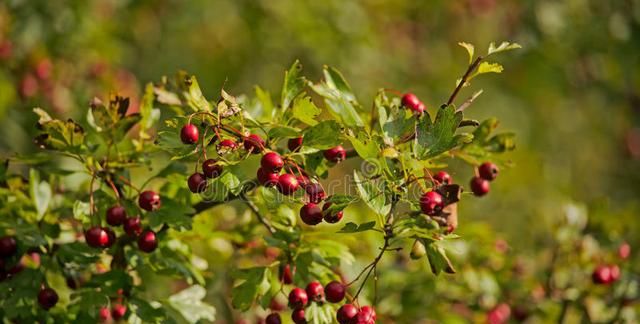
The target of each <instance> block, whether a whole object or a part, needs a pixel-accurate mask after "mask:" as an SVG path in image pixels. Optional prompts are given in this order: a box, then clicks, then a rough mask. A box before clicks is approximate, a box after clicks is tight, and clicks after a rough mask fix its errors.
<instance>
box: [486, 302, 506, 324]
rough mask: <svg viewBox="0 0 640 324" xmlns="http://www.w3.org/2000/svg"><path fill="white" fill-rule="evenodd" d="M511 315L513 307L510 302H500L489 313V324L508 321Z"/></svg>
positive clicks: (500, 323) (499, 323)
mask: <svg viewBox="0 0 640 324" xmlns="http://www.w3.org/2000/svg"><path fill="white" fill-rule="evenodd" d="M509 317H511V307H509V305H508V304H505V303H502V304H498V305H497V306H496V307H494V308H492V309H491V310H490V311H489V313H487V322H488V323H489V324H502V323H506V322H507V321H508V320H509Z"/></svg>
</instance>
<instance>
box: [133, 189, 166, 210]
mask: <svg viewBox="0 0 640 324" xmlns="http://www.w3.org/2000/svg"><path fill="white" fill-rule="evenodd" d="M138 205H139V206H140V208H142V209H144V210H146V211H154V210H156V209H158V208H160V206H161V205H162V201H161V200H160V195H158V194H157V193H155V192H154V191H151V190H147V191H143V192H142V193H141V194H140V196H139V197H138Z"/></svg>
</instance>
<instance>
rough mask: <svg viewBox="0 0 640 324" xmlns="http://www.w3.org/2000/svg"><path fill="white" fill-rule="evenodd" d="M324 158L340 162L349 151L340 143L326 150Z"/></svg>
mask: <svg viewBox="0 0 640 324" xmlns="http://www.w3.org/2000/svg"><path fill="white" fill-rule="evenodd" d="M324 158H325V159H327V160H329V161H330V162H333V163H340V162H342V161H344V159H346V158H347V152H346V151H345V150H344V148H343V147H342V145H338V146H336V147H333V148H330V149H328V150H326V151H324Z"/></svg>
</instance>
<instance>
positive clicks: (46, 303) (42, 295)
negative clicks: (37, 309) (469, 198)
mask: <svg viewBox="0 0 640 324" xmlns="http://www.w3.org/2000/svg"><path fill="white" fill-rule="evenodd" d="M57 303H58V293H56V291H55V290H53V289H51V288H44V289H42V290H40V292H39V293H38V304H40V306H41V307H42V308H44V309H45V310H48V309H49V308H51V307H53V306H55V305H56V304H57Z"/></svg>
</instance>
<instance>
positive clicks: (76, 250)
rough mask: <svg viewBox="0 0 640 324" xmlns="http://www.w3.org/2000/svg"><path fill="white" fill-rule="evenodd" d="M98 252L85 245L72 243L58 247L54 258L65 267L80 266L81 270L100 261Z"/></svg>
mask: <svg viewBox="0 0 640 324" xmlns="http://www.w3.org/2000/svg"><path fill="white" fill-rule="evenodd" d="M99 253H100V252H99V251H98V250H96V249H94V248H91V247H89V246H88V245H87V244H85V243H81V242H73V243H68V244H62V245H60V248H59V249H58V251H56V257H57V258H58V259H60V262H62V263H64V264H66V265H67V266H69V265H73V266H81V268H83V267H85V266H87V265H89V264H92V263H95V262H96V261H98V260H99V259H100V255H99Z"/></svg>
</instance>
